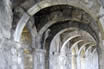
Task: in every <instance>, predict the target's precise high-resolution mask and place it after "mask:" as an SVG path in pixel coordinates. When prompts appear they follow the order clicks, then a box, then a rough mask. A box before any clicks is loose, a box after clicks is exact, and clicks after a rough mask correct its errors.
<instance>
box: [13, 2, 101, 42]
mask: <svg viewBox="0 0 104 69" xmlns="http://www.w3.org/2000/svg"><path fill="white" fill-rule="evenodd" d="M79 3H80V2H79ZM55 5H71V6H74V7H77V8H81V9H83V10H84V11H86V12H88V13H89V14H90V15H91V16H92V17H93V19H94V20H95V21H97V16H95V14H94V13H93V12H94V11H93V12H92V11H90V10H89V9H88V8H87V7H86V6H84V5H83V4H77V2H76V1H58V2H57V1H52V2H48V1H41V2H39V3H37V4H36V5H34V6H33V7H32V8H30V9H29V10H28V11H27V13H25V14H24V15H23V17H22V18H21V20H20V21H19V23H18V25H21V23H22V22H24V24H23V25H21V26H19V28H20V29H19V28H18V25H17V28H16V31H15V33H14V40H15V41H19V38H20V34H21V30H23V27H24V26H25V25H26V23H27V21H28V20H29V18H30V16H33V15H35V14H36V13H37V12H39V11H40V10H42V9H44V8H47V7H50V6H55ZM24 17H26V18H25V20H24ZM99 24H100V23H99ZM99 28H100V27H99ZM17 30H19V31H17ZM17 33H19V35H17ZM17 37H18V38H17Z"/></svg>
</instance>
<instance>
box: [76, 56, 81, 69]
mask: <svg viewBox="0 0 104 69" xmlns="http://www.w3.org/2000/svg"><path fill="white" fill-rule="evenodd" d="M80 68H81V67H80V56H79V55H78V56H77V69H80Z"/></svg>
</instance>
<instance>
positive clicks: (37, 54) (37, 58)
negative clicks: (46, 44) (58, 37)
mask: <svg viewBox="0 0 104 69" xmlns="http://www.w3.org/2000/svg"><path fill="white" fill-rule="evenodd" d="M45 53H46V50H43V49H35V50H34V51H33V61H34V62H33V69H45Z"/></svg>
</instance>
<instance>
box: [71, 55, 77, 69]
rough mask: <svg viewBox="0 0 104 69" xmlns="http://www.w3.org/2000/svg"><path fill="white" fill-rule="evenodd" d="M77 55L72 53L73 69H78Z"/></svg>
mask: <svg viewBox="0 0 104 69" xmlns="http://www.w3.org/2000/svg"><path fill="white" fill-rule="evenodd" d="M76 57H77V55H76V54H73V55H72V69H77V60H76V59H77V58H76Z"/></svg>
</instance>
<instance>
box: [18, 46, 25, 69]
mask: <svg viewBox="0 0 104 69" xmlns="http://www.w3.org/2000/svg"><path fill="white" fill-rule="evenodd" d="M17 54H18V59H17V61H18V68H19V69H24V49H23V48H22V46H21V44H18V48H17Z"/></svg>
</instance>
